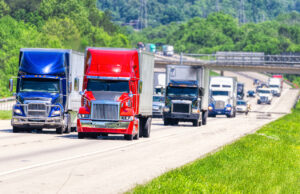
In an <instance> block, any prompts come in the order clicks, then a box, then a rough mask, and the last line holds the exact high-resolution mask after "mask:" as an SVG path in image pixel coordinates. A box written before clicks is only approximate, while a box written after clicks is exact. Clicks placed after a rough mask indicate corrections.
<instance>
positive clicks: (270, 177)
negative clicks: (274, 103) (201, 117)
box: [129, 103, 300, 193]
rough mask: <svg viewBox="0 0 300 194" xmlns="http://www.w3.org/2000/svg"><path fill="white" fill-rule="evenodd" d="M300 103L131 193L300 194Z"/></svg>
mask: <svg viewBox="0 0 300 194" xmlns="http://www.w3.org/2000/svg"><path fill="white" fill-rule="evenodd" d="M299 121H300V103H298V104H297V106H296V108H295V109H294V110H293V111H292V113H291V114H288V115H286V116H284V117H282V118H280V119H278V120H276V121H274V122H272V123H270V124H267V125H265V126H264V127H262V128H261V129H260V130H258V131H257V132H256V133H254V134H250V135H248V136H246V137H243V138H241V139H240V140H239V141H237V142H235V143H233V144H231V145H227V146H225V147H223V148H222V149H221V150H220V151H218V152H216V153H213V154H211V155H209V156H207V157H205V158H203V159H199V160H197V161H195V162H192V163H190V164H188V165H185V166H183V167H181V168H178V169H175V170H172V171H170V172H168V173H166V174H163V175H162V176H160V177H158V178H156V179H154V180H152V181H151V182H149V183H148V184H146V185H139V186H137V187H136V188H134V189H133V190H132V191H130V192H129V193H191V192H195V193H202V192H204V193H215V192H217V193H235V192H236V193H281V192H283V193H299V190H300V185H299V182H300V122H299Z"/></svg>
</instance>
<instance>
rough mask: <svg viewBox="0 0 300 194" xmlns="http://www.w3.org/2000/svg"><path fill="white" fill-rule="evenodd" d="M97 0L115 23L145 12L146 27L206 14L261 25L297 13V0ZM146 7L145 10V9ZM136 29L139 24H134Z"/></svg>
mask: <svg viewBox="0 0 300 194" xmlns="http://www.w3.org/2000/svg"><path fill="white" fill-rule="evenodd" d="M143 1H144V2H147V4H146V5H144V6H141V3H140V2H141V0H113V1H112V0H98V7H99V8H100V9H101V10H109V11H110V12H111V14H112V18H113V20H114V21H116V22H118V23H119V24H129V23H131V24H132V25H134V23H136V22H137V20H138V19H139V16H140V15H143V14H141V13H143V12H144V11H143V10H146V11H147V21H148V25H150V26H152V27H154V26H158V25H161V24H169V23H171V22H183V21H187V20H190V19H191V18H194V17H202V18H206V17H207V16H208V15H209V14H210V13H213V12H223V13H226V14H229V15H231V16H233V17H235V18H238V19H239V21H240V22H241V23H247V22H255V23H258V22H263V21H267V20H271V19H274V18H275V17H277V16H278V15H280V14H282V13H287V12H291V11H297V12H300V1H298V0H271V1H270V0H143ZM145 8H147V9H145ZM135 27H139V25H135Z"/></svg>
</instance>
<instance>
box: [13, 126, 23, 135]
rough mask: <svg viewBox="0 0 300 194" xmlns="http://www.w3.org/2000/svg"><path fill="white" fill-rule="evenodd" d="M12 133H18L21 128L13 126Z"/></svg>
mask: <svg viewBox="0 0 300 194" xmlns="http://www.w3.org/2000/svg"><path fill="white" fill-rule="evenodd" d="M12 131H13V133H19V132H20V131H21V130H20V128H18V127H15V126H13V130H12Z"/></svg>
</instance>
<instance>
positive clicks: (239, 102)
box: [236, 101, 246, 105]
mask: <svg viewBox="0 0 300 194" xmlns="http://www.w3.org/2000/svg"><path fill="white" fill-rule="evenodd" d="M236 104H237V105H246V102H245V101H237V102H236Z"/></svg>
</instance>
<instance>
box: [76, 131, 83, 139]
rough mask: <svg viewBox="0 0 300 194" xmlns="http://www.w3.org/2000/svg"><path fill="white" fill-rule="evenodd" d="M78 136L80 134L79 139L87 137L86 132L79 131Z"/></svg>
mask: <svg viewBox="0 0 300 194" xmlns="http://www.w3.org/2000/svg"><path fill="white" fill-rule="evenodd" d="M77 136H78V139H83V138H85V133H82V132H78V134H77Z"/></svg>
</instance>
